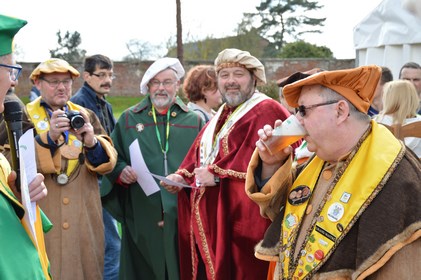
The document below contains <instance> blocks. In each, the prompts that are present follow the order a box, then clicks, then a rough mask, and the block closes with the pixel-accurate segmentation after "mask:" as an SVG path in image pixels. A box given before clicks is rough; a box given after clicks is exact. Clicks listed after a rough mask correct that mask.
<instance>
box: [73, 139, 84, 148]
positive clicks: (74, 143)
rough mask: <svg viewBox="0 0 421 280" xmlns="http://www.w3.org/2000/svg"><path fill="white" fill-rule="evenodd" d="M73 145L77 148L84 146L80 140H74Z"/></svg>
mask: <svg viewBox="0 0 421 280" xmlns="http://www.w3.org/2000/svg"><path fill="white" fill-rule="evenodd" d="M73 146H75V147H76V148H80V147H82V142H81V141H79V140H73Z"/></svg>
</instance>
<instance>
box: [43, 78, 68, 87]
mask: <svg viewBox="0 0 421 280" xmlns="http://www.w3.org/2000/svg"><path fill="white" fill-rule="evenodd" d="M39 79H40V80H43V81H45V82H47V84H48V85H49V86H50V87H52V88H58V86H59V85H60V84H63V86H64V87H65V88H69V87H71V85H72V84H73V80H72V79H66V80H62V81H60V80H53V81H49V80H47V79H44V78H39Z"/></svg>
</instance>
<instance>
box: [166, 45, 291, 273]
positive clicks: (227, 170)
mask: <svg viewBox="0 0 421 280" xmlns="http://www.w3.org/2000/svg"><path fill="white" fill-rule="evenodd" d="M215 67H216V71H217V80H218V87H219V91H220V92H221V94H222V97H223V100H224V102H225V103H224V104H223V105H222V106H221V107H220V109H219V110H218V112H217V114H216V115H215V116H214V117H213V118H212V119H211V120H210V121H209V122H208V123H207V125H206V126H205V127H204V128H203V129H202V131H201V132H200V133H199V135H198V137H197V138H196V140H195V142H194V143H193V145H192V146H191V148H190V150H189V152H188V153H187V155H186V157H185V159H184V161H183V162H182V164H181V166H180V167H179V169H178V170H177V171H176V173H174V174H170V175H168V177H167V179H170V180H173V181H175V182H178V183H184V184H189V185H190V186H191V187H192V188H184V189H181V188H178V187H176V186H170V185H168V184H165V183H163V182H161V183H162V184H163V186H164V187H166V188H167V190H168V191H170V192H178V215H179V220H178V224H179V249H180V266H181V267H180V272H181V279H218V280H222V279H229V280H232V279H241V280H244V279H253V280H254V279H265V278H266V274H267V269H268V265H267V263H264V262H262V261H260V260H257V259H256V258H255V257H254V255H253V254H254V246H255V244H256V241H258V240H259V238H261V235H262V234H263V233H264V232H265V229H266V228H267V226H268V220H265V219H264V218H262V217H261V216H260V213H259V209H258V207H256V205H255V204H253V203H251V201H250V200H249V199H248V197H247V195H246V193H245V190H244V184H245V178H246V171H247V166H248V162H249V160H250V158H251V155H252V153H253V150H254V148H253V147H254V145H255V143H256V141H258V140H259V138H258V135H257V130H258V128H259V127H261V126H263V125H264V124H266V123H268V121H269V123H270V121H271V120H272V121H275V120H277V119H281V120H284V119H286V118H287V117H288V116H289V112H288V111H287V110H286V109H285V108H284V107H282V105H280V104H279V103H278V102H277V101H275V100H273V99H271V98H269V97H267V96H266V95H265V94H263V93H260V92H259V91H258V90H257V88H256V86H257V85H263V84H264V83H265V82H266V77H265V72H264V66H263V65H262V63H261V62H260V61H259V60H258V59H256V58H255V57H253V56H251V55H250V53H249V52H246V51H241V50H237V49H225V50H223V51H222V52H221V53H219V55H218V57H217V58H216V60H215Z"/></svg>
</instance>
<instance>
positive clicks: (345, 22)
mask: <svg viewBox="0 0 421 280" xmlns="http://www.w3.org/2000/svg"><path fill="white" fill-rule="evenodd" d="M381 1H382V0H349V1H347V0H320V1H319V3H320V4H322V5H324V8H323V9H321V10H320V11H319V13H318V16H320V17H326V22H325V27H324V28H322V31H323V34H321V35H320V34H319V35H313V36H311V37H310V36H307V37H305V38H304V39H305V40H306V41H308V42H310V43H312V44H316V45H319V46H322V45H324V46H327V47H328V48H330V49H331V50H332V51H333V53H334V56H335V57H336V58H339V59H352V58H355V50H354V47H353V28H354V27H355V25H357V24H358V23H359V22H360V21H361V20H362V19H364V18H365V17H366V16H367V15H369V13H370V12H371V11H372V10H373V9H375V8H376V7H377V6H378V5H379V4H380V3H381ZM260 2H261V1H260V0H212V1H204V0H181V3H182V7H181V9H182V23H183V37H186V36H188V37H189V38H192V39H196V40H197V39H203V38H206V37H207V36H212V37H214V38H220V37H225V36H232V35H235V32H234V30H235V29H236V27H237V24H238V23H239V22H240V21H241V18H242V15H243V13H244V12H253V11H255V7H256V6H257V5H258V4H259V3H260ZM0 13H2V14H5V15H9V16H15V17H18V18H22V19H25V20H27V21H28V24H27V25H26V26H25V27H24V28H23V29H22V30H21V31H20V32H19V33H18V35H17V36H16V37H15V42H16V44H17V45H18V48H19V50H20V55H19V56H18V61H26V62H39V61H43V60H46V59H48V58H49V51H48V50H49V49H54V48H56V47H57V46H58V45H57V36H56V33H57V31H58V30H61V31H62V34H63V33H64V32H65V31H70V32H75V31H77V32H79V33H80V34H81V37H82V44H81V45H80V48H82V49H85V50H86V51H87V55H92V54H96V53H101V54H104V55H107V56H109V57H110V58H112V59H113V60H115V61H118V60H121V59H122V58H123V57H124V56H126V55H128V54H129V52H128V50H127V48H126V43H127V42H129V41H130V40H131V39H136V40H141V41H147V42H150V43H151V44H152V45H162V47H163V49H165V48H166V43H167V41H168V40H169V39H170V38H175V35H176V25H175V21H176V20H175V1H174V0H153V1H152V0H151V1H149V0H141V1H139V0H138V1H135V0H118V1H112V0H108V1H103V0H72V1H60V0H43V1H33V0H20V1H19V0H11V1H2V3H1V8H0Z"/></svg>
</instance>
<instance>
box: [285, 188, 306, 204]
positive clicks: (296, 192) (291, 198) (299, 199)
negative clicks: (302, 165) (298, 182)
mask: <svg viewBox="0 0 421 280" xmlns="http://www.w3.org/2000/svg"><path fill="white" fill-rule="evenodd" d="M310 195H311V190H310V188H309V187H307V186H298V187H296V188H294V189H292V190H291V191H290V192H289V195H288V202H289V204H291V205H300V204H303V203H304V202H306V201H307V200H308V199H309V198H310Z"/></svg>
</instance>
